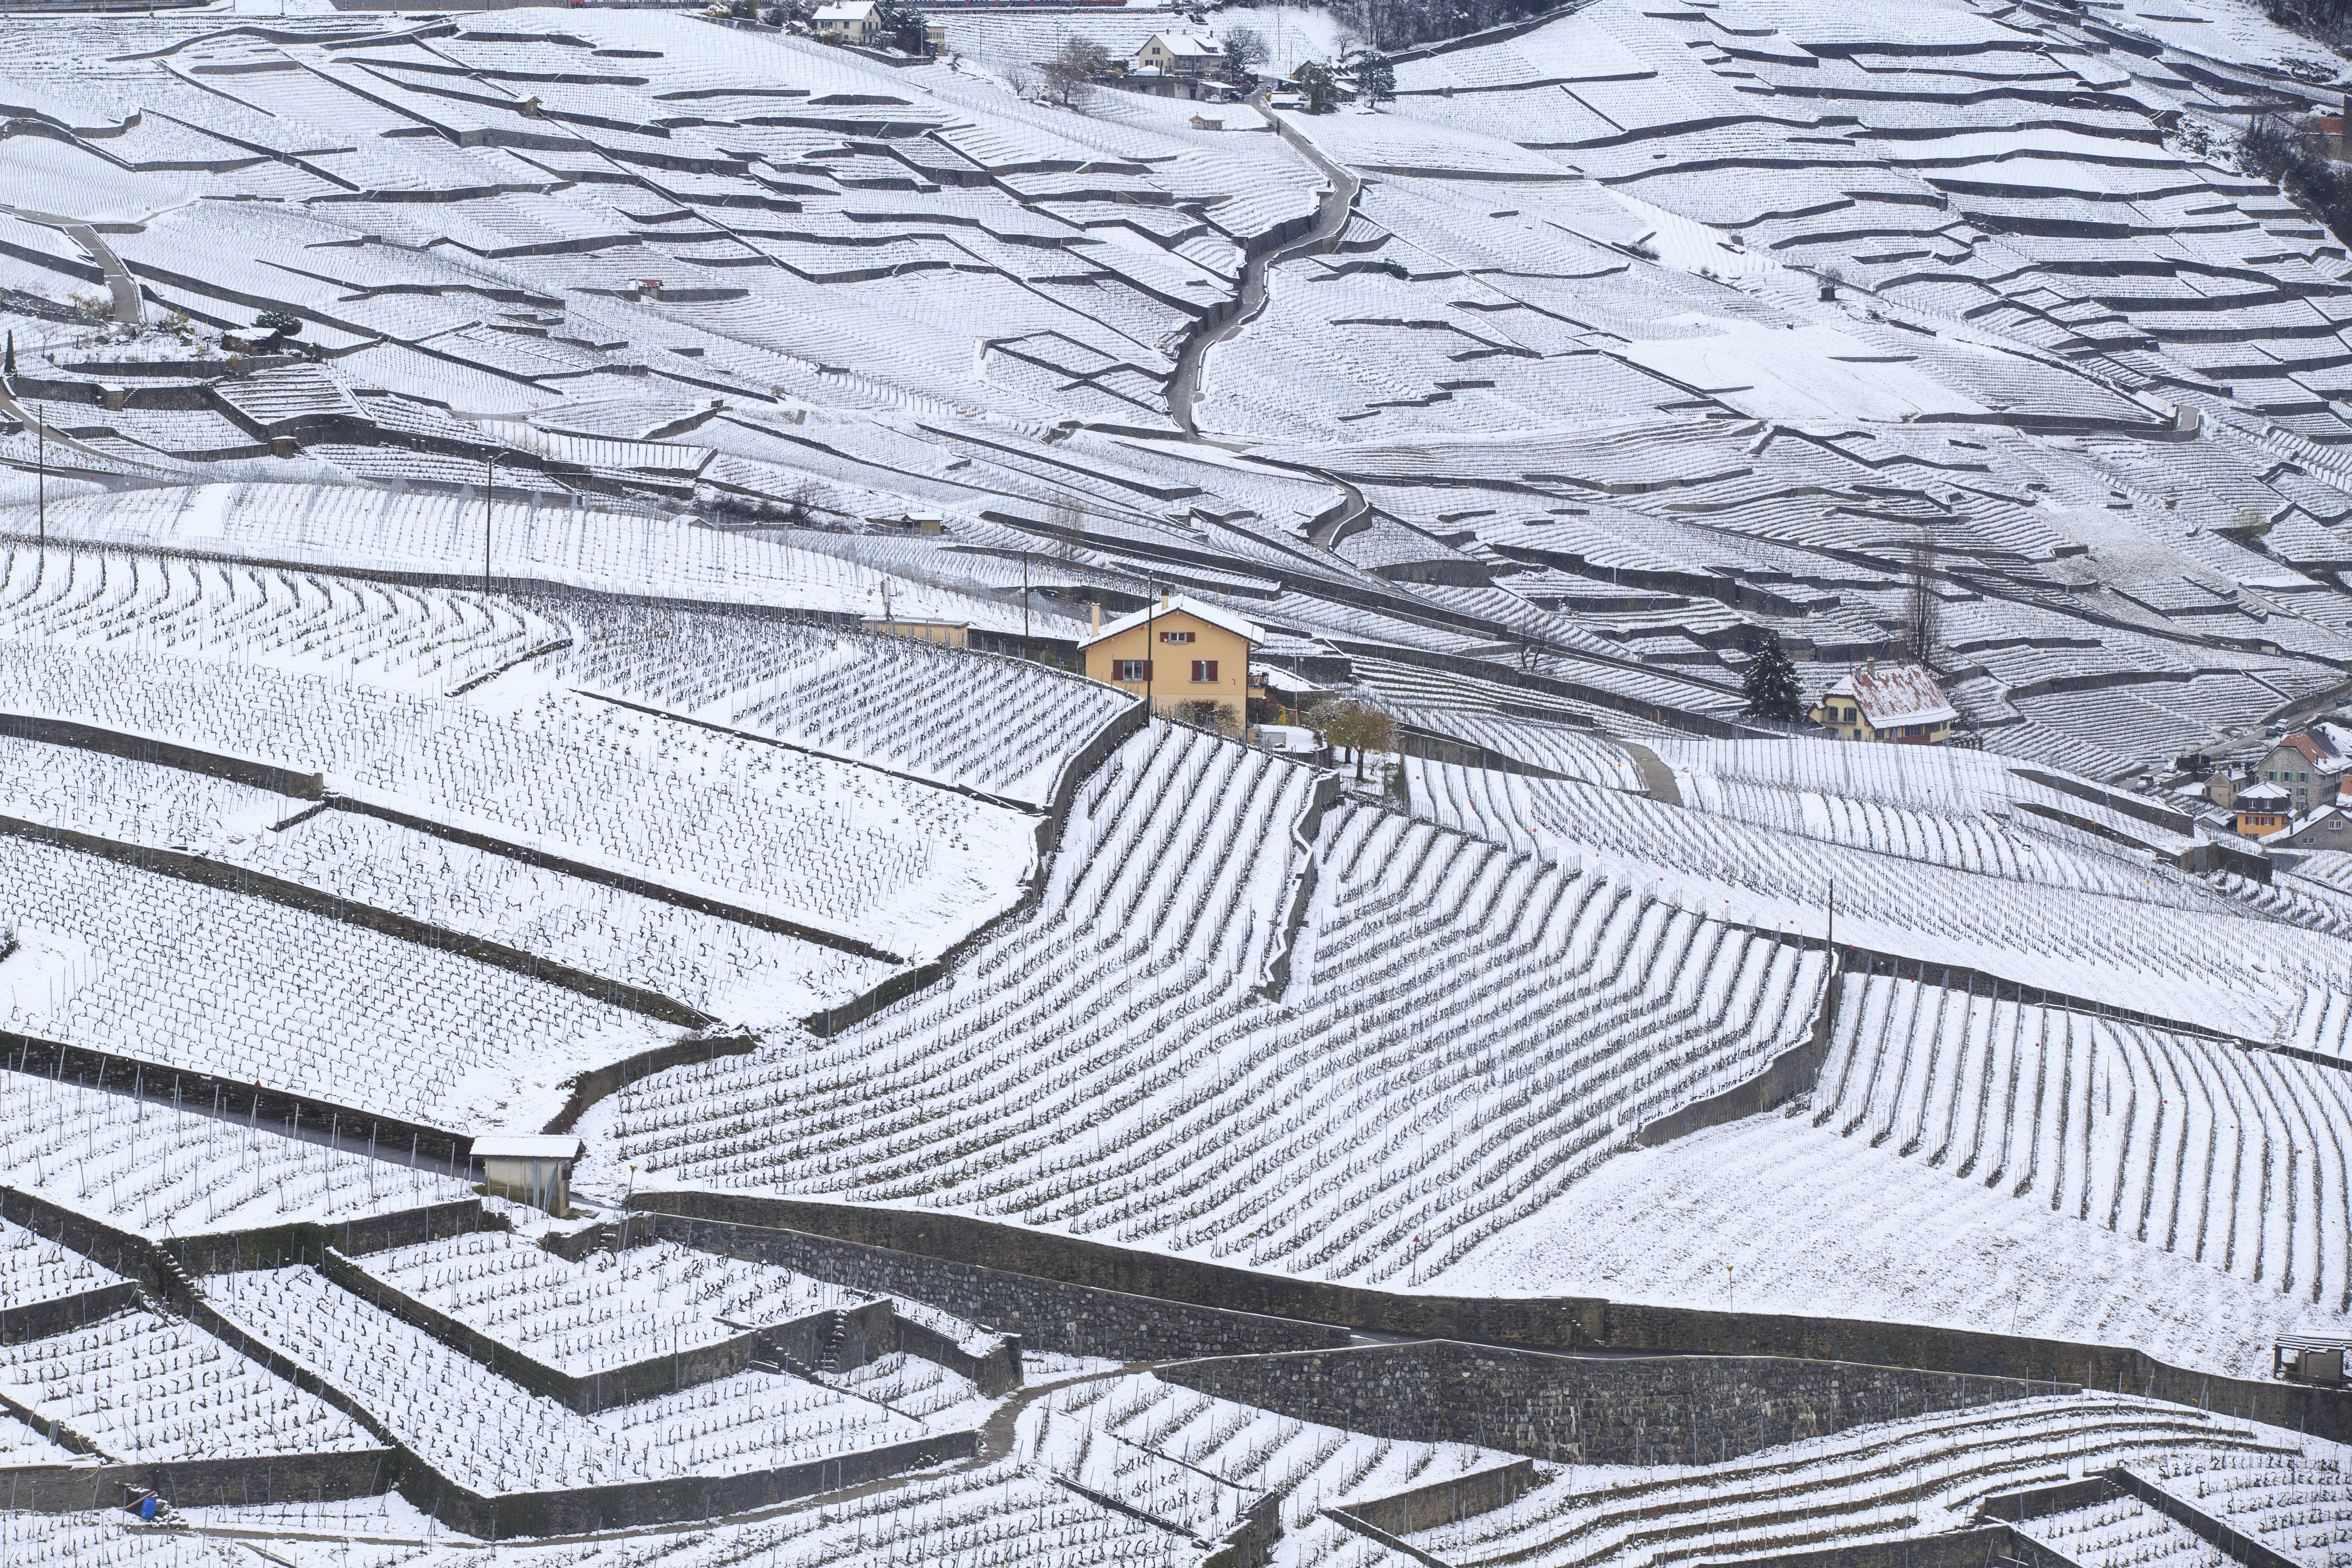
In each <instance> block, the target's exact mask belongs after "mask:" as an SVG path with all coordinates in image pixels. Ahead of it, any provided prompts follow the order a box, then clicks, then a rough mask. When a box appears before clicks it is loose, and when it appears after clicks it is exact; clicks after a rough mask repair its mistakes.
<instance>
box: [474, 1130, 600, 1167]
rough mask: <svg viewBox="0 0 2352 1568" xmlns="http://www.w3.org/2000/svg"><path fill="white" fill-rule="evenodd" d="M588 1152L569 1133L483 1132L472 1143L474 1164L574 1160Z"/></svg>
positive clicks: (584, 1145)
mask: <svg viewBox="0 0 2352 1568" xmlns="http://www.w3.org/2000/svg"><path fill="white" fill-rule="evenodd" d="M586 1148H587V1145H586V1144H585V1143H583V1142H581V1141H580V1140H579V1139H577V1138H574V1137H572V1136H571V1135H570V1134H569V1133H556V1132H486V1133H484V1134H483V1135H482V1136H481V1137H479V1138H477V1139H475V1140H474V1158H475V1159H477V1160H577V1159H578V1158H580V1156H581V1154H582V1152H583V1151H584V1150H585V1149H586Z"/></svg>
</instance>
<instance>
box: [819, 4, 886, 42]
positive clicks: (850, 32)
mask: <svg viewBox="0 0 2352 1568" xmlns="http://www.w3.org/2000/svg"><path fill="white" fill-rule="evenodd" d="M809 25H810V26H813V27H814V28H815V29H816V36H817V37H820V38H835V39H838V40H839V41H841V42H842V43H845V44H867V45H871V44H877V43H879V42H880V41H881V39H882V10H881V7H880V6H878V5H876V4H875V3H874V0H845V3H844V4H839V5H821V6H819V7H817V11H816V14H815V15H814V16H811V17H810V18H809Z"/></svg>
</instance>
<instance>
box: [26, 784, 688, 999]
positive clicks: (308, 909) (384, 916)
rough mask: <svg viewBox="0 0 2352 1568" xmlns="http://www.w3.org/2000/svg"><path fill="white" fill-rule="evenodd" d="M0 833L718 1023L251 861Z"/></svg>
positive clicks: (79, 837)
mask: <svg viewBox="0 0 2352 1568" xmlns="http://www.w3.org/2000/svg"><path fill="white" fill-rule="evenodd" d="M0 833H6V834H12V835H14V836H15V837H19V838H30V839H33V840H36V841H37V842H40V843H46V844H56V845H59V846H62V847H66V848H68V849H78V850H79V851H81V852H82V853H83V854H86V855H95V856H98V857H100V858H102V859H107V860H112V861H116V862H118V863H119V864H121V865H125V866H134V867H136V868H139V869H140V870H142V871H152V872H154V873H155V874H157V875H158V876H164V877H173V878H176V879H179V880H181V881H183V882H194V883H197V884H199V885H201V886H204V887H207V888H217V889H222V890H223V891H225V892H231V893H238V894H242V895H244V896H245V897H247V898H255V899H267V900H269V901H270V902H271V903H273V904H281V905H284V906H285V907H286V908H288V909H294V910H302V911H303V912H304V913H306V914H313V915H318V916H320V917H322V918H324V919H326V920H331V921H341V923H343V924H345V925H355V926H364V927H365V928H367V929H368V930H369V931H377V932H380V933H381V934H383V935H384V936H389V937H393V938H395V939H397V940H399V941H401V942H415V944H416V945H417V946H419V947H429V948H432V949H434V950H435V951H436V952H454V953H457V954H458V955H459V956H461V957H465V958H470V959H472V960H474V961H475V962H476V963H488V964H491V965H494V966H496V967H497V968H499V969H505V970H510V971H512V972H513V973H517V974H524V975H529V976H530V978H531V979H533V980H540V981H544V982H545V983H547V984H550V985H560V986H562V988H563V989H564V990H566V991H574V992H577V993H579V994H581V995H583V996H592V997H594V998H595V999H596V1000H597V1001H599V1002H604V1003H606V1004H609V1005H612V1006H615V1007H625V1008H627V1009H628V1010H629V1011H631V1012H633V1013H642V1014H644V1015H645V1016H646V1017H648V1018H655V1019H658V1020H659V1021H661V1022H662V1023H665V1024H676V1025H677V1026H680V1027H683V1028H688V1029H700V1028H706V1027H708V1026H710V1025H711V1024H713V1023H714V1022H716V1020H715V1019H713V1018H712V1017H711V1016H710V1015H709V1014H708V1013H704V1012H701V1011H699V1010H698V1009H696V1008H693V1007H689V1006H688V1005H685V1004H684V1003H682V1002H675V1001H672V1000H671V999H670V998H669V997H667V996H664V995H662V994H660V993H659V992H656V991H648V990H646V989H645V988H644V987H643V986H638V985H629V984H624V983H622V982H620V981H617V980H608V979H606V978H605V977H604V976H603V975H600V974H592V973H589V972H588V971H586V970H584V969H578V968H574V967H573V966H572V965H571V964H568V963H556V962H555V961H554V960H552V959H547V958H541V957H540V956H539V955H538V954H537V953H533V952H525V951H524V950H523V949H521V948H519V947H511V946H509V945H508V944H507V943H505V942H492V941H491V940H489V939H488V937H481V936H476V935H473V934H472V933H470V932H467V931H457V930H455V929H453V928H451V927H449V926H442V925H436V924H434V923H433V922H432V921H425V920H419V919H417V918H416V917H415V916H414V915H404V914H401V913H399V912H398V911H396V910H384V909H378V908H376V907H375V906H374V905H373V904H362V903H355V902H353V901H352V900H349V899H346V898H344V897H342V896H341V894H339V893H330V892H326V891H324V890H322V889H318V888H313V887H310V886H309V885H308V884H307V883H302V882H294V881H289V880H288V879H285V878H283V877H273V876H271V875H270V874H269V873H268V872H267V871H257V870H255V869H254V868H251V867H249V866H240V865H236V864H233V863H231V862H229V861H226V860H215V859H213V858H211V857H209V856H205V855H191V854H188V853H186V852H185V851H184V850H179V849H164V848H159V847H156V846H154V845H150V844H132V843H128V842H125V841H124V840H122V839H119V838H109V837H105V836H104V835H103V834H97V833H86V832H83V831H82V830H81V829H79V828H72V827H55V826H49V825H48V824H47V823H40V822H30V821H26V820H25V819H24V818H21V817H15V816H0Z"/></svg>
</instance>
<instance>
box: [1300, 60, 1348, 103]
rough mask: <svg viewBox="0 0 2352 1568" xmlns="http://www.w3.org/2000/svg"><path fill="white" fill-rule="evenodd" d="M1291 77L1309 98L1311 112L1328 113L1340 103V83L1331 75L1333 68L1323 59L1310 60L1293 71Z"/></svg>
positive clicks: (1302, 93) (1307, 98)
mask: <svg viewBox="0 0 2352 1568" xmlns="http://www.w3.org/2000/svg"><path fill="white" fill-rule="evenodd" d="M1290 79H1291V80H1292V81H1294V82H1296V83H1297V84H1298V90H1299V92H1300V93H1301V95H1303V96H1304V97H1305V98H1306V100H1307V113H1309V114H1328V113H1330V112H1331V110H1334V109H1336V108H1338V107H1339V82H1338V80H1337V79H1334V78H1333V76H1332V75H1331V68H1330V67H1329V66H1327V65H1325V64H1324V63H1323V62H1322V61H1321V60H1308V61H1307V63H1306V64H1305V65H1303V66H1300V67H1299V68H1298V69H1297V71H1295V72H1294V73H1292V75H1291V78H1290Z"/></svg>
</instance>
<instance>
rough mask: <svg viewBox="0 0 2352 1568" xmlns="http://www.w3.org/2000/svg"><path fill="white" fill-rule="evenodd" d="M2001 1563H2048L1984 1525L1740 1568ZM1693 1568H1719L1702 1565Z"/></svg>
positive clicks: (1971, 1567) (1929, 1567) (1957, 1567)
mask: <svg viewBox="0 0 2352 1568" xmlns="http://www.w3.org/2000/svg"><path fill="white" fill-rule="evenodd" d="M2002 1558H2006V1559H2008V1560H2010V1561H2011V1562H2012V1563H2017V1562H2024V1563H2041V1562H2043V1561H2047V1560H2048V1559H2046V1558H2045V1556H2044V1554H2042V1552H2038V1551H2037V1550H2036V1549H2035V1547H2034V1543H2033V1542H2030V1541H2028V1540H2026V1539H2025V1538H2024V1537H2023V1536H2021V1535H2019V1534H2018V1533H2017V1532H2016V1531H2013V1530H2011V1529H2010V1527H2009V1526H2007V1525H2005V1524H1981V1525H1979V1526H1977V1527H1976V1528H1975V1529H1973V1530H1953V1531H1945V1532H1944V1533H1943V1534H1940V1535H1915V1536H1904V1537H1899V1538H1895V1539H1891V1540H1886V1541H1866V1542H1863V1543H1862V1544H1860V1545H1858V1546H1830V1547H1824V1548H1822V1550H1820V1551H1817V1552H1784V1553H1783V1554H1781V1555H1780V1556H1778V1557H1742V1558H1740V1559H1738V1568H1987V1565H1988V1564H1990V1563H1995V1562H1996V1561H1997V1560H1999V1559H2002ZM1694 1568H1716V1565H1715V1564H1714V1563H1709V1562H1706V1561H1704V1560H1702V1561H1700V1562H1699V1563H1696V1564H1695V1565H1694Z"/></svg>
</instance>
